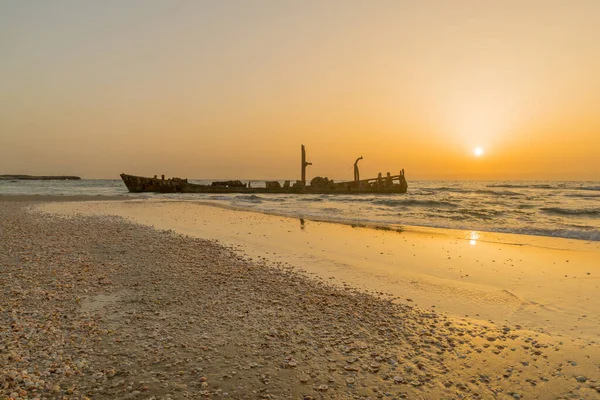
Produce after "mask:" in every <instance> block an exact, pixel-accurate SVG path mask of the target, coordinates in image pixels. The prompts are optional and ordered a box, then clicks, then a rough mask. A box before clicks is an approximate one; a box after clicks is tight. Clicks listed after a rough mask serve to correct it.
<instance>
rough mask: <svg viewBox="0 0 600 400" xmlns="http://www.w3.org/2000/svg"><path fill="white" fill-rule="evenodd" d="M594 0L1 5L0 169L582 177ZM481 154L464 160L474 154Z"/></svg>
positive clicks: (592, 152) (591, 109)
mask: <svg viewBox="0 0 600 400" xmlns="http://www.w3.org/2000/svg"><path fill="white" fill-rule="evenodd" d="M598 21H600V1H596V0H589V1H585V0H573V1H564V0H561V1H556V0H525V1H523V0H519V1H516V0H515V1H513V0H506V1H501V2H496V1H485V0H484V1H479V0H473V1H467V0H454V1H432V0H429V1H427V0H425V1H402V0H393V1H383V0H377V1H350V0H343V1H342V0H339V1H333V0H329V1H323V2H321V1H319V2H317V1H283V2H282V1H267V0H255V1H248V2H238V1H222V2H214V1H166V0H165V1H153V0H152V1H151V0H148V1H128V2H122V1H116V0H108V1H102V2H73V1H53V2H46V1H33V0H32V1H27V2H22V1H16V0H15V1H5V2H2V3H1V4H0V51H1V54H2V62H0V174H2V173H29V174H75V175H81V176H83V177H86V178H118V174H119V173H121V172H126V173H131V174H138V175H147V176H149V175H154V174H162V173H164V174H166V175H168V176H172V175H176V176H181V177H189V178H240V179H248V178H279V179H286V178H287V179H297V178H299V164H300V161H299V157H300V144H302V143H303V144H305V145H306V146H307V150H308V158H309V161H312V162H313V166H312V167H309V177H311V176H314V175H322V176H328V177H330V178H334V179H352V164H353V162H354V160H355V159H356V158H357V157H358V156H363V157H364V160H363V161H361V164H360V165H361V176H363V177H369V176H371V175H372V176H375V175H376V174H377V172H380V171H382V172H384V173H385V172H387V171H391V172H394V173H395V172H396V171H398V170H399V169H400V168H405V169H406V173H407V177H408V179H409V180H410V179H526V180H529V179H539V180H546V179H556V180H600V72H599V71H600V24H599V23H598ZM477 146H481V147H483V148H484V149H485V154H484V155H483V156H482V157H475V156H474V155H473V149H474V148H475V147H477Z"/></svg>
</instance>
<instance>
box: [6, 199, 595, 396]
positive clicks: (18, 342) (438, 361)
mask: <svg viewBox="0 0 600 400" xmlns="http://www.w3.org/2000/svg"><path fill="white" fill-rule="evenodd" d="M31 204H32V203H30V202H27V201H21V202H6V201H2V200H0V398H15V399H16V398H22V399H34V398H39V399H42V398H46V399H61V398H66V399H83V398H93V399H126V398H139V399H168V398H172V399H185V398H190V399H194V398H232V399H360V398H363V399H367V398H371V399H374V398H389V399H399V398H408V399H454V398H456V399H462V398H465V399H466V398H483V399H487V398H507V399H519V398H523V399H527V398H531V399H546V398H548V399H557V398H565V399H567V398H568V399H571V398H585V399H593V398H598V397H600V393H599V392H600V381H598V379H599V376H600V365H599V364H600V351H599V348H598V345H597V344H596V343H589V342H584V341H580V340H565V339H564V338H561V339H556V338H553V337H551V336H548V335H542V334H540V333H534V332H529V331H524V330H520V329H519V328H518V327H515V326H497V325H493V324H491V323H485V322H482V321H477V320H471V319H458V318H453V317H449V316H446V315H442V314H438V313H436V312H434V311H431V310H421V309H418V308H416V307H412V306H411V305H410V302H407V301H406V299H402V301H397V300H398V299H392V298H390V297H389V296H386V295H384V294H381V295H380V296H374V295H372V294H365V293H362V292H360V291H358V290H354V289H352V288H350V287H345V288H339V287H334V286H330V285H328V284H326V283H325V282H323V281H320V280H317V279H314V278H310V277H307V276H305V275H303V274H300V273H298V272H297V271H295V270H293V269H291V268H288V267H285V266H284V265H277V264H273V263H257V262H256V261H251V260H250V259H249V258H248V257H246V256H245V255H244V254H241V253H240V252H236V251H234V250H232V249H229V248H227V247H224V246H222V245H221V244H219V243H218V242H216V241H210V240H203V239H197V238H191V237H187V236H183V235H179V234H176V233H174V232H172V231H158V230H155V229H152V228H149V227H145V226H142V225H136V224H132V223H130V222H126V221H125V220H124V219H121V218H116V217H75V218H62V217H58V216H52V215H48V214H43V213H39V212H34V211H31V210H30V209H28V207H29V206H30V205H31Z"/></svg>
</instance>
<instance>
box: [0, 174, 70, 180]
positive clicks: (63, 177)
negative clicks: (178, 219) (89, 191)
mask: <svg viewBox="0 0 600 400" xmlns="http://www.w3.org/2000/svg"><path fill="white" fill-rule="evenodd" d="M0 180H1V181H9V180H21V181H79V180H81V177H79V176H68V175H59V176H35V175H0Z"/></svg>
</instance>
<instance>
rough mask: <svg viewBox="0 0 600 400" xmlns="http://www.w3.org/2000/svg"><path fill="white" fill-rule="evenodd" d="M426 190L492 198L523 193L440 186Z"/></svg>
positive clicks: (521, 194)
mask: <svg viewBox="0 0 600 400" xmlns="http://www.w3.org/2000/svg"><path fill="white" fill-rule="evenodd" d="M427 190H432V191H438V192H450V193H464V194H483V195H492V196H523V193H518V192H514V191H511V190H486V189H466V188H465V189H461V188H453V187H447V186H442V187H438V188H431V189H427Z"/></svg>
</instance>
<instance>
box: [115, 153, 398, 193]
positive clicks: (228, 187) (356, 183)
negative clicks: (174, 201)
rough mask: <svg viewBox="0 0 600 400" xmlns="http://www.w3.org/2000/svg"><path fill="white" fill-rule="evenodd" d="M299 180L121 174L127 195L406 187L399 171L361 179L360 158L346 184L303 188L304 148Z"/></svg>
mask: <svg viewBox="0 0 600 400" xmlns="http://www.w3.org/2000/svg"><path fill="white" fill-rule="evenodd" d="M301 150H302V160H301V167H302V169H301V171H302V173H301V177H302V179H301V180H299V181H296V182H295V183H293V184H291V183H290V181H285V182H284V184H283V186H282V185H281V183H280V182H279V181H267V182H265V187H252V186H250V183H248V184H246V183H242V182H241V181H239V180H233V181H218V182H213V183H212V184H210V185H200V184H195V183H189V182H188V180H187V179H181V178H169V179H165V176H164V175H162V177H161V178H158V177H157V176H156V175H155V176H154V178H146V177H142V176H134V175H127V174H121V179H123V182H124V183H125V186H127V189H129V191H130V192H133V193H141V192H154V193H297V194H301V193H314V194H354V193H406V189H407V188H408V184H407V183H406V178H405V177H404V170H400V173H399V174H398V175H391V174H390V173H389V172H388V173H387V175H386V176H382V174H381V173H379V176H378V177H377V178H371V179H362V180H361V179H360V177H359V170H358V162H359V161H360V160H362V157H359V158H358V159H357V160H356V161H355V163H354V180H353V181H347V182H334V181H333V180H330V179H327V178H322V177H320V176H317V177H315V178H313V179H312V180H311V181H310V185H307V184H306V167H307V166H309V165H312V163H309V162H307V161H306V150H305V148H304V145H302V147H301Z"/></svg>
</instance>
